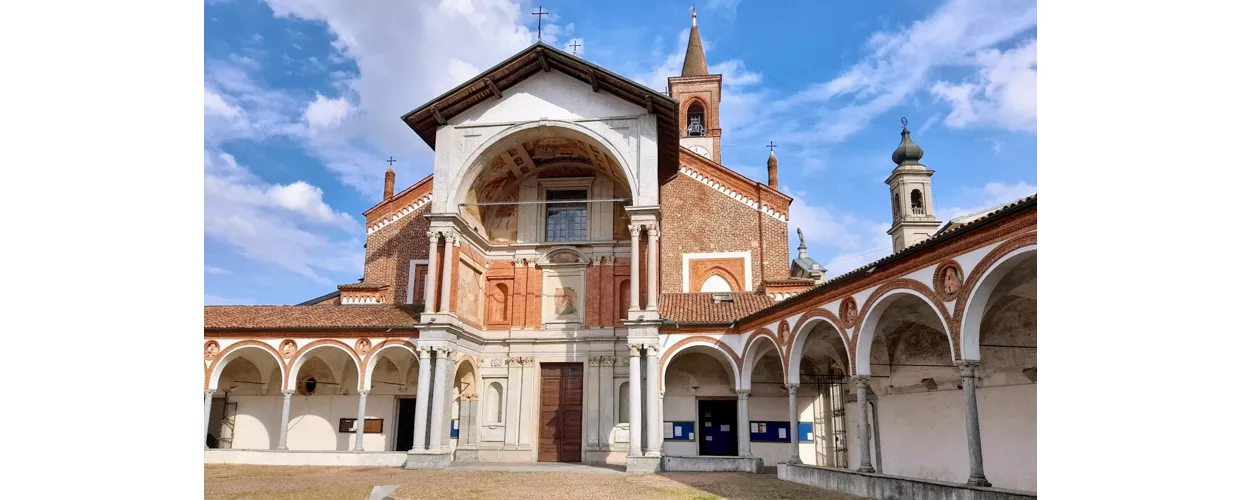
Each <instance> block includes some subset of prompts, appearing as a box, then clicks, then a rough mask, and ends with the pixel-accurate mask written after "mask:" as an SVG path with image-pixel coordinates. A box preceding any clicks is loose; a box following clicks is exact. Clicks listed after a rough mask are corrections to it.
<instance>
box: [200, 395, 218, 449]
mask: <svg viewBox="0 0 1240 500" xmlns="http://www.w3.org/2000/svg"><path fill="white" fill-rule="evenodd" d="M203 394H204V396H205V399H206V401H205V403H206V409H204V410H203V412H202V439H203V440H204V441H203V443H202V449H204V450H205V449H208V448H210V446H207V443H206V441H205V440H206V439H207V435H209V434H211V397H212V396H214V395H215V391H212V390H206V391H203Z"/></svg>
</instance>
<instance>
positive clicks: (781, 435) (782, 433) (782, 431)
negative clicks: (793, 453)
mask: <svg viewBox="0 0 1240 500" xmlns="http://www.w3.org/2000/svg"><path fill="white" fill-rule="evenodd" d="M786 437H788V432H787V431H786V430H785V429H784V428H783V427H780V428H779V439H784V438H786Z"/></svg>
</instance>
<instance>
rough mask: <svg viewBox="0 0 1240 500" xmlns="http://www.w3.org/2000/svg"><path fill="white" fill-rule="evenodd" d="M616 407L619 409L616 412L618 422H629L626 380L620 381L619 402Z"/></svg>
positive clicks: (627, 384) (627, 385)
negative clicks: (618, 418)
mask: <svg viewBox="0 0 1240 500" xmlns="http://www.w3.org/2000/svg"><path fill="white" fill-rule="evenodd" d="M616 407H617V408H619V409H620V411H618V412H617V413H618V415H617V416H618V417H620V420H619V421H620V423H622V424H627V423H629V383H628V382H621V383H620V404H618V405H616Z"/></svg>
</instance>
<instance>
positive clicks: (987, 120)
mask: <svg viewBox="0 0 1240 500" xmlns="http://www.w3.org/2000/svg"><path fill="white" fill-rule="evenodd" d="M975 57H976V61H977V68H978V78H977V79H976V81H968V82H962V83H949V82H945V81H940V82H937V83H935V84H934V86H932V87H931V88H930V92H931V93H932V94H934V96H935V97H936V98H937V99H940V100H943V101H947V102H948V103H950V104H951V106H952V112H951V114H949V115H947V118H946V119H945V120H944V123H946V124H947V126H949V127H954V128H963V127H973V126H979V125H995V126H998V127H1000V128H1004V129H1007V130H1012V131H1018V132H1035V131H1036V130H1037V125H1038V69H1037V65H1038V41H1037V40H1030V41H1029V42H1027V43H1025V44H1023V45H1021V46H1019V47H1016V48H1014V49H1010V50H1007V51H999V50H994V49H992V50H983V51H979V52H978V53H977V54H976V56H975Z"/></svg>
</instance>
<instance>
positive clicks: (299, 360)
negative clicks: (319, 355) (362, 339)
mask: <svg viewBox="0 0 1240 500" xmlns="http://www.w3.org/2000/svg"><path fill="white" fill-rule="evenodd" d="M332 348H335V349H339V350H341V351H343V352H344V353H345V356H347V357H348V358H349V359H351V360H353V366H354V368H355V370H356V373H355V375H356V376H357V378H356V379H355V380H357V389H359V390H360V389H362V388H364V387H365V386H364V385H363V382H362V366H364V363H362V361H361V360H360V359H358V357H357V353H356V352H353V349H352V348H350V347H349V346H347V345H345V344H344V343H343V342H341V341H339V340H334V339H320V340H316V341H314V342H311V343H309V344H306V345H305V346H303V347H302V348H301V349H298V350H297V353H296V354H294V355H293V359H292V361H291V362H290V363H289V364H288V366H287V367H286V368H285V371H284V389H285V390H294V389H296V388H297V387H296V382H295V381H296V379H297V372H298V370H300V369H301V367H302V365H304V364H305V363H306V361H307V360H309V359H310V354H311V353H313V352H314V351H317V350H320V349H332ZM342 378H343V374H342Z"/></svg>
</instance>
